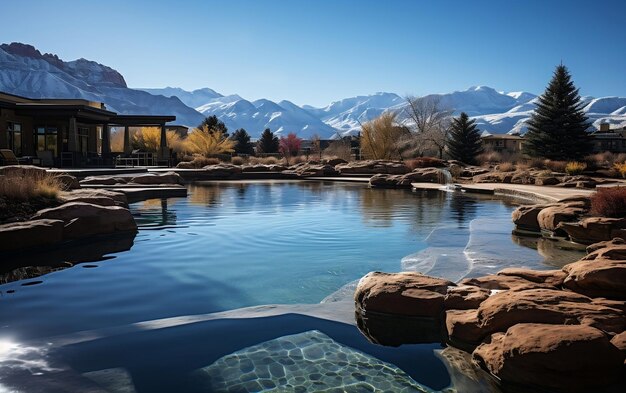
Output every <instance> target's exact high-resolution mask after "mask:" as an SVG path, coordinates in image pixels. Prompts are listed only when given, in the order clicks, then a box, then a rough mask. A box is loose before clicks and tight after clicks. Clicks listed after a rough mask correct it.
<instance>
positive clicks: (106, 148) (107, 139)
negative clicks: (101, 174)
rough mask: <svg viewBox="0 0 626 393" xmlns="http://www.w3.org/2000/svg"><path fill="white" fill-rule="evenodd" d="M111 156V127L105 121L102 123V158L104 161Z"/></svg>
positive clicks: (106, 161) (107, 160)
mask: <svg viewBox="0 0 626 393" xmlns="http://www.w3.org/2000/svg"><path fill="white" fill-rule="evenodd" d="M110 157H111V129H110V128H109V125H108V124H107V123H104V124H102V159H103V160H104V162H105V163H108V162H109V158H110Z"/></svg>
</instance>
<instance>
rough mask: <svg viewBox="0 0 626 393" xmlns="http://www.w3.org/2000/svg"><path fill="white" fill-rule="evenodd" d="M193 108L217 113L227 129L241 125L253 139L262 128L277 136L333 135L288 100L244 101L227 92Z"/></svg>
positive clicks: (327, 136) (324, 124)
mask: <svg viewBox="0 0 626 393" xmlns="http://www.w3.org/2000/svg"><path fill="white" fill-rule="evenodd" d="M196 110H197V111H199V112H200V113H202V114H204V115H206V116H210V115H215V116H217V117H218V118H219V119H220V120H222V121H223V122H224V123H225V124H226V126H227V127H228V128H229V129H232V130H235V129H237V128H244V129H245V130H246V131H248V133H250V135H251V136H252V137H253V138H258V137H259V136H260V135H261V133H262V132H263V130H264V129H266V128H269V129H271V130H272V131H273V132H274V133H276V134H277V135H286V134H288V133H290V132H294V133H296V134H297V135H298V136H300V137H301V138H311V137H312V136H313V135H318V136H319V137H320V138H322V139H330V138H333V137H335V136H336V134H337V130H336V129H334V128H333V127H332V126H330V125H328V124H326V123H325V122H323V121H322V120H320V118H319V117H317V116H315V115H314V114H313V113H311V112H309V111H307V110H305V109H303V108H301V107H299V106H298V105H296V104H294V103H293V102H290V101H280V102H279V103H276V102H274V101H270V100H266V99H260V100H256V101H248V100H246V99H243V98H241V97H240V96H238V95H230V96H220V97H216V98H213V99H211V100H209V101H208V102H207V103H205V104H204V105H201V106H198V107H196Z"/></svg>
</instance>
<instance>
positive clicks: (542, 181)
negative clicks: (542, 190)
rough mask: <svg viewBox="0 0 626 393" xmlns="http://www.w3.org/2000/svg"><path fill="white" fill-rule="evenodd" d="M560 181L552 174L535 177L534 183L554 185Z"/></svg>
mask: <svg viewBox="0 0 626 393" xmlns="http://www.w3.org/2000/svg"><path fill="white" fill-rule="evenodd" d="M560 182H561V181H560V180H559V179H558V178H556V177H554V176H548V177H537V178H535V185H537V186H555V185H557V184H559V183H560Z"/></svg>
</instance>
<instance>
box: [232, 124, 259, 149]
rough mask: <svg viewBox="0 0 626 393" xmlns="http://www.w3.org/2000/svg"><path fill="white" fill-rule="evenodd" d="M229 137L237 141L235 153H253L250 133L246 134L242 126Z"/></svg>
mask: <svg viewBox="0 0 626 393" xmlns="http://www.w3.org/2000/svg"><path fill="white" fill-rule="evenodd" d="M230 139H232V140H234V141H236V142H237V145H235V153H237V154H254V145H253V144H252V142H250V135H248V133H247V132H246V130H244V129H243V128H240V129H238V130H237V131H235V132H234V133H233V135H232V136H231V138H230Z"/></svg>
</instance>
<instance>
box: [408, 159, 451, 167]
mask: <svg viewBox="0 0 626 393" xmlns="http://www.w3.org/2000/svg"><path fill="white" fill-rule="evenodd" d="M404 165H406V166H407V167H409V168H410V169H411V170H413V169H415V168H432V167H435V168H442V167H444V166H446V162H445V161H444V160H441V159H439V158H436V157H418V158H414V159H412V160H405V161H404Z"/></svg>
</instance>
